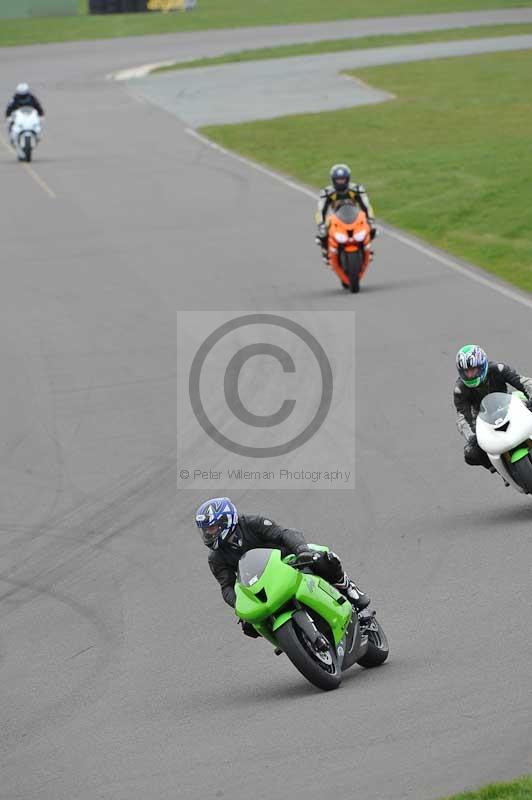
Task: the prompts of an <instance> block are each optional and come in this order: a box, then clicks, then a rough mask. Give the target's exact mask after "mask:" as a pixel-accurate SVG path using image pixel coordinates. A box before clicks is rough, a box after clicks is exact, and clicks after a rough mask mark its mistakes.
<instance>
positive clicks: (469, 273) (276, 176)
mask: <svg viewBox="0 0 532 800" xmlns="http://www.w3.org/2000/svg"><path fill="white" fill-rule="evenodd" d="M185 133H187V134H188V135H189V136H192V137H193V138H194V139H197V140H198V141H200V142H202V144H204V145H207V147H210V148H212V149H213V150H217V151H218V152H219V153H223V154H224V155H225V156H229V157H230V158H233V159H235V160H236V161H240V162H242V164H246V165H247V166H248V167H251V169H254V170H256V171H257V172H260V173H262V174H263V175H267V176H268V177H269V178H273V180H276V181H278V182H279V183H282V184H283V185H284V186H288V187H289V188H290V189H295V191H296V192H300V193H301V194H305V195H307V197H312V198H313V199H314V200H316V201H317V197H318V193H317V191H316V190H313V189H309V188H308V187H307V186H302V185H301V184H298V183H295V182H294V181H292V180H290V179H289V178H286V177H285V176H284V175H281V174H280V173H278V172H274V171H273V170H271V169H268V168H267V167H263V166H262V164H258V163H257V162H256V161H252V160H251V159H249V158H246V157H245V156H241V155H239V154H238V153H233V152H232V151H231V150H226V148H225V147H222V146H221V145H219V144H216V142H213V141H211V140H210V139H207V137H206V136H203V135H202V134H201V133H198V132H197V131H195V130H194V129H193V128H185ZM379 230H380V231H382V232H383V233H384V234H385V235H386V236H389V237H390V238H392V239H396V240H397V241H399V242H401V244H404V245H406V246H407V247H411V248H412V249H413V250H417V251H418V252H419V253H423V255H425V256H427V257H428V258H431V259H433V260H434V261H438V262H439V263H440V264H443V265H444V266H446V267H449V269H452V270H454V271H455V272H458V273H459V274H460V275H463V276H464V277H466V278H469V279H470V280H472V281H475V282H476V283H480V284H481V285H482V286H486V287H487V288H488V289H492V290H493V291H494V292H498V293H499V294H501V295H503V297H507V298H508V299H509V300H513V301H514V302H516V303H520V304H521V305H522V306H526V307H527V308H532V298H528V297H526V295H524V294H520V293H519V292H518V291H517V290H514V289H511V288H510V287H509V286H508V287H507V286H504V285H502V284H499V283H496V282H495V281H492V280H490V279H489V278H487V277H485V276H484V275H481V274H480V273H477V272H474V271H473V270H472V269H469V268H468V267H465V266H463V265H462V264H459V263H458V262H456V261H454V260H453V259H452V258H449V257H447V256H444V255H442V254H440V253H437V252H436V251H434V250H431V249H430V247H425V246H424V245H422V244H420V243H419V242H416V241H415V240H414V239H411V238H410V237H409V236H408V235H406V234H402V233H397V232H396V231H394V230H391V229H390V228H386V227H385V226H384V225H380V224H379Z"/></svg>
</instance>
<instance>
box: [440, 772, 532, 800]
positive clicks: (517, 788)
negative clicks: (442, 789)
mask: <svg viewBox="0 0 532 800" xmlns="http://www.w3.org/2000/svg"><path fill="white" fill-rule="evenodd" d="M447 800H532V777H530V776H525V777H523V778H518V779H517V780H515V781H512V782H511V783H493V784H491V785H490V786H485V787H484V788H483V789H479V790H478V791H477V792H468V793H467V794H457V795H454V797H450V798H447Z"/></svg>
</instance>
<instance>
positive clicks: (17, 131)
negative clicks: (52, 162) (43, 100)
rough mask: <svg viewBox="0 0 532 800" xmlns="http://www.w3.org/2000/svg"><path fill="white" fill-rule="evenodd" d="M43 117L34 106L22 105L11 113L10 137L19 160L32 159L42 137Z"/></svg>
mask: <svg viewBox="0 0 532 800" xmlns="http://www.w3.org/2000/svg"><path fill="white" fill-rule="evenodd" d="M41 131H42V125H41V118H40V116H39V114H38V113H37V111H36V110H35V109H34V108H33V107H32V106H21V107H20V108H17V110H16V111H14V112H13V114H12V115H11V120H10V128H9V138H10V139H11V144H12V145H13V147H14V148H15V150H16V152H17V158H18V160H19V161H31V159H32V157H33V151H34V150H35V148H36V147H37V143H38V142H39V140H40V138H41Z"/></svg>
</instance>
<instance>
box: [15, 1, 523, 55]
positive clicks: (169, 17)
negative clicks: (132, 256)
mask: <svg viewBox="0 0 532 800" xmlns="http://www.w3.org/2000/svg"><path fill="white" fill-rule="evenodd" d="M79 2H80V11H81V12H83V11H86V7H87V5H86V0H79ZM531 6H532V0H379V2H378V3H368V2H367V0H328V1H327V2H323V0H198V7H197V8H196V9H195V10H193V11H189V12H186V13H179V12H177V13H169V14H159V13H149V14H104V15H94V16H89V15H85V14H82V15H81V16H79V17H53V18H40V19H29V20H24V19H21V20H2V21H1V24H0V46H8V45H22V44H36V43H42V42H63V41H70V40H80V39H107V38H110V37H114V36H139V35H142V34H156V33H171V32H173V31H193V30H206V29H209V28H241V27H246V26H254V25H277V24H288V23H304V22H321V21H325V20H340V19H354V18H368V17H382V16H390V15H392V16H395V15H401V14H430V13H434V14H436V13H441V12H450V11H480V10H488V9H495V8H502V9H504V8H529V7H531Z"/></svg>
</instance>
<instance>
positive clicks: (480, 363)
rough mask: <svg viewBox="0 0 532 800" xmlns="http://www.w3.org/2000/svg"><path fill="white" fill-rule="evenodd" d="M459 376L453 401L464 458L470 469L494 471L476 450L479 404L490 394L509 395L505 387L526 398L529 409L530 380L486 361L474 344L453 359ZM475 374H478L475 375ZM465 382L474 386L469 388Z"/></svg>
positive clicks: (511, 369) (531, 385) (477, 449)
mask: <svg viewBox="0 0 532 800" xmlns="http://www.w3.org/2000/svg"><path fill="white" fill-rule="evenodd" d="M456 364H457V368H458V373H459V377H458V379H457V381H456V384H455V386H454V392H453V400H454V407H455V409H456V414H457V417H456V426H457V428H458V430H459V431H460V433H461V434H462V436H463V437H464V438H465V439H466V444H465V447H464V458H465V461H466V464H469V465H470V466H482V467H485V468H486V469H490V470H493V467H492V465H491V462H490V460H489V458H488V456H487V455H486V453H485V452H484V451H483V450H482V449H481V448H480V447H479V445H478V443H477V437H476V435H475V422H476V418H477V415H478V412H479V409H480V403H481V402H482V400H483V399H484V397H486V395H487V394H491V392H504V393H506V392H508V386H511V387H513V388H514V389H517V390H518V391H520V392H523V394H525V395H526V397H527V398H528V407H529V408H530V409H531V410H532V379H530V378H527V377H526V376H525V375H520V374H519V373H518V372H516V371H515V369H513V368H512V367H510V366H508V364H503V363H497V362H495V361H488V360H487V356H486V354H485V352H484V351H483V350H482V349H481V348H480V347H478V346H476V345H465V346H464V347H462V348H461V349H460V350H459V351H458V353H457V356H456ZM476 373H478V374H476ZM465 381H467V382H468V383H477V384H478V385H476V386H468V385H467V384H466V383H465Z"/></svg>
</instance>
